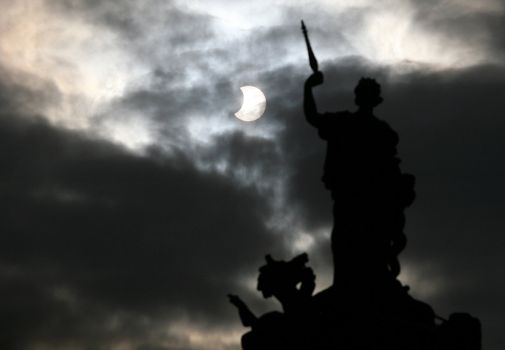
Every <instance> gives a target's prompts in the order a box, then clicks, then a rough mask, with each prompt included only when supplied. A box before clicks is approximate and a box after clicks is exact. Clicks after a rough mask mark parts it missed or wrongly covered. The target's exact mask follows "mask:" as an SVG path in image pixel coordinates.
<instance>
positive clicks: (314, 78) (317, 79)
mask: <svg viewBox="0 0 505 350" xmlns="http://www.w3.org/2000/svg"><path fill="white" fill-rule="evenodd" d="M323 81H324V76H323V73H322V72H320V71H317V72H315V73H314V74H312V75H311V76H310V77H308V78H307V80H306V81H305V84H306V85H308V86H311V87H312V86H317V85H321V84H322V83H323Z"/></svg>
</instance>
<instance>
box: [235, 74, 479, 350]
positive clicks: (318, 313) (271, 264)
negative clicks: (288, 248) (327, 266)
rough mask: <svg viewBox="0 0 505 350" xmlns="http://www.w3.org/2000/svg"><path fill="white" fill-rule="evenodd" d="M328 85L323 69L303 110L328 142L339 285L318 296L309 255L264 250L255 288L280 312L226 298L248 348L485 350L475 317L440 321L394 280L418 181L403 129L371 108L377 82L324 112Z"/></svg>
mask: <svg viewBox="0 0 505 350" xmlns="http://www.w3.org/2000/svg"><path fill="white" fill-rule="evenodd" d="M314 66H315V67H317V65H314ZM314 70H315V69H314ZM322 82H323V75H322V73H321V72H318V71H316V72H315V73H314V74H313V75H311V76H310V77H309V78H308V79H307V81H306V83H305V94H304V112H305V117H306V119H307V122H308V123H309V124H310V125H312V126H313V127H314V128H316V130H317V132H318V133H319V136H320V137H321V138H322V139H323V140H324V141H326V144H327V151H326V159H325V163H324V168H323V169H324V171H323V176H322V182H323V184H324V186H325V188H326V189H328V190H329V191H330V193H331V197H332V199H333V219H334V225H333V230H332V234H331V248H332V253H333V263H334V279H333V285H332V286H331V287H330V288H328V289H326V290H323V291H322V292H320V293H318V294H316V295H313V292H314V289H315V275H314V273H313V271H312V269H311V268H310V267H308V266H306V264H307V262H308V256H307V255H306V254H302V255H299V256H297V257H295V258H293V259H292V260H290V261H276V260H274V259H273V258H272V257H270V256H267V257H266V261H267V263H266V265H264V266H262V267H261V268H260V274H259V277H258V290H259V291H260V292H261V293H262V294H263V297H265V298H269V297H272V296H273V297H275V298H276V299H277V300H278V301H279V302H280V303H281V305H282V310H283V311H282V312H278V311H274V312H269V313H267V314H265V315H262V316H259V317H258V316H256V315H255V314H254V313H253V312H252V311H251V310H250V309H249V308H248V307H247V305H246V304H245V303H244V302H243V301H242V300H241V299H240V298H239V297H238V296H235V295H229V298H230V302H231V303H232V304H234V305H235V306H236V307H237V308H238V311H239V315H240V318H241V321H242V323H243V325H244V326H245V327H250V328H251V330H250V331H249V332H248V333H246V334H245V335H244V336H243V337H242V348H243V349H244V350H267V349H276V350H278V349H345V350H347V349H349V350H351V349H352V350H361V349H362V350H365V349H366V350H374V349H379V350H382V349H384V350H386V349H387V350H442V349H444V350H446V349H448V350H452V349H454V350H479V349H481V327H480V322H479V320H478V319H477V318H474V317H472V316H470V315H469V314H467V313H454V314H452V315H451V316H450V317H449V319H448V320H443V319H442V318H440V317H438V316H436V314H435V312H434V311H433V309H432V308H431V307H430V306H429V305H428V304H426V303H423V302H421V301H419V300H415V299H414V298H412V297H411V296H410V295H409V293H408V290H409V288H408V286H403V285H402V284H401V282H400V281H399V280H398V279H397V276H398V274H399V273H400V264H399V262H398V254H399V253H400V252H401V251H402V250H403V249H404V248H405V246H406V242H407V240H406V236H405V234H404V232H403V228H404V226H405V216H404V211H405V209H406V208H407V207H408V206H410V205H411V204H412V202H413V201H414V199H415V192H414V183H415V179H414V176H412V175H410V174H405V173H402V171H401V169H400V166H399V164H400V160H399V158H398V156H397V150H396V146H397V144H398V135H397V133H396V132H395V131H394V130H393V129H391V127H390V126H389V125H388V124H387V123H386V122H384V121H382V120H380V119H378V118H377V117H376V116H375V115H374V113H373V109H374V107H376V106H377V105H378V104H380V103H381V102H382V97H381V91H380V85H379V84H378V83H377V82H376V81H375V80H373V79H370V78H362V79H361V80H360V81H359V83H358V85H357V86H356V88H355V90H354V92H355V103H356V105H357V106H358V109H357V110H356V111H355V112H348V111H342V112H337V113H325V114H321V113H319V112H318V111H317V108H316V104H315V101H314V98H313V95H312V88H313V87H314V86H317V85H319V84H322Z"/></svg>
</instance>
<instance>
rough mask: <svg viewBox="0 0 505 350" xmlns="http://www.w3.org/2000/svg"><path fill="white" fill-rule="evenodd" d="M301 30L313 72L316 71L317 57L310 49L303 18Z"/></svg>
mask: <svg viewBox="0 0 505 350" xmlns="http://www.w3.org/2000/svg"><path fill="white" fill-rule="evenodd" d="M302 32H303V36H304V37H305V43H306V44H307V51H308V52H309V64H310V68H312V70H313V71H314V73H315V72H317V71H318V64H317V59H316V56H315V55H314V51H312V46H311V45H310V40H309V35H308V33H307V27H305V23H303V20H302Z"/></svg>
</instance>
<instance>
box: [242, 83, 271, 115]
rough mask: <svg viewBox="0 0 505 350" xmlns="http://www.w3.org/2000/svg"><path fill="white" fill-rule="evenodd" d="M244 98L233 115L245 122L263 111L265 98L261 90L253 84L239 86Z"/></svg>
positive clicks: (265, 103) (265, 104) (265, 102)
mask: <svg viewBox="0 0 505 350" xmlns="http://www.w3.org/2000/svg"><path fill="white" fill-rule="evenodd" d="M240 90H241V91H242V95H243V96H244V100H243V101H242V107H240V110H239V111H238V112H237V113H235V116H236V117H237V118H238V119H240V120H243V121H245V122H252V121H255V120H257V119H259V118H260V117H261V116H262V115H263V113H264V112H265V108H266V106H267V99H266V98H265V95H264V94H263V92H262V91H261V90H260V89H258V88H257V87H254V86H242V87H241V88H240Z"/></svg>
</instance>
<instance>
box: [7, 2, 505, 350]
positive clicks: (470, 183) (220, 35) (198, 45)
mask: <svg viewBox="0 0 505 350" xmlns="http://www.w3.org/2000/svg"><path fill="white" fill-rule="evenodd" d="M2 4H3V10H2V13H1V14H0V28H1V30H2V36H0V53H1V55H0V72H1V74H0V139H1V140H2V142H1V143H0V164H1V169H3V170H2V171H1V172H0V198H1V201H0V202H1V204H0V205H1V212H2V213H3V215H2V220H0V226H1V228H0V232H2V233H1V235H0V240H1V241H0V295H1V296H2V301H1V302H0V329H2V330H3V331H2V334H1V335H0V347H1V348H2V349H4V348H5V349H13V350H17V349H22V350H24V349H27V350H35V349H36V350H39V349H65V350H67V349H69V350H74V349H75V350H81V349H83V350H84V349H86V350H87V349H112V350H130V349H138V350H161V349H163V350H168V349H170V350H175V349H192V350H200V349H210V350H213V349H215V350H221V349H238V348H239V340H240V335H241V334H242V333H243V332H244V331H245V329H243V328H242V327H241V326H240V322H239V320H238V317H237V315H236V314H235V310H234V309H233V307H232V306H230V305H228V304H227V300H226V294H227V293H228V292H234V293H238V294H240V295H242V296H243V298H244V299H245V300H246V301H247V302H249V303H250V304H251V306H252V307H254V308H255V310H257V311H258V312H261V311H265V310H267V309H270V308H278V305H276V304H275V303H274V302H271V301H264V300H261V298H260V295H259V294H257V293H256V291H255V279H256V273H257V268H258V266H260V265H261V264H262V260H263V256H264V255H265V254H267V253H272V254H274V256H276V257H279V258H290V257H291V256H293V255H294V254H296V253H298V252H301V251H308V252H309V256H310V259H311V261H310V264H311V266H313V267H314V269H315V271H316V274H317V276H318V279H317V284H318V289H322V288H325V287H327V286H328V285H329V283H330V280H329V279H330V275H331V266H330V261H331V259H330V248H329V242H328V238H329V234H330V229H331V224H332V223H331V219H332V218H331V202H330V199H329V195H328V193H326V192H325V191H324V190H323V186H322V183H320V181H319V178H320V176H321V171H322V161H323V157H324V144H323V143H322V142H321V141H320V140H319V139H318V137H317V134H316V133H315V132H314V130H312V129H311V128H310V127H309V126H308V125H307V124H306V123H305V121H304V119H303V114H302V110H301V103H302V87H303V82H304V79H306V77H307V76H308V75H309V74H310V68H309V66H308V62H307V56H306V50H305V46H304V45H305V44H304V42H303V37H302V35H301V31H300V28H299V20H300V19H302V18H303V19H304V20H305V22H306V24H307V26H308V27H309V31H310V36H311V40H312V44H313V47H314V50H315V52H316V55H317V57H318V59H319V61H320V68H321V69H322V71H323V72H324V74H325V84H324V85H323V86H322V87H319V88H318V89H317V91H316V98H317V101H318V105H319V106H320V109H321V110H327V111H332V110H344V109H353V108H354V107H353V103H352V99H353V96H352V90H353V88H354V85H355V84H356V82H357V80H358V79H359V78H360V77H361V76H373V77H376V78H377V79H378V80H379V82H380V83H381V84H382V90H383V96H384V98H385V102H384V104H383V105H381V106H380V107H379V108H378V110H377V115H378V116H379V117H380V118H382V119H384V120H386V121H387V122H389V123H390V124H391V126H392V127H393V128H394V129H395V130H396V131H398V133H399V134H400V144H399V152H400V155H401V157H402V159H403V162H402V168H403V169H404V170H405V171H407V172H411V173H413V174H415V175H416V178H417V185H416V189H417V195H418V197H417V200H416V202H415V203H414V205H413V206H412V207H411V208H409V209H408V211H407V227H406V233H407V236H408V239H409V242H408V245H407V248H406V250H405V251H404V252H403V253H402V255H401V262H402V274H401V276H400V278H401V279H402V281H403V282H404V283H406V284H408V285H410V286H411V292H412V294H413V295H414V296H415V297H417V298H420V299H422V300H423V301H426V302H429V303H430V304H431V305H432V306H433V307H434V308H435V311H436V312H437V313H438V314H440V315H441V316H448V315H449V314H450V313H451V312H456V311H468V312H470V313H472V314H474V315H475V316H477V317H479V318H480V319H481V321H482V323H483V332H484V333H483V335H484V348H485V349H488V350H499V349H503V347H504V346H505V338H504V335H503V332H502V324H503V323H504V321H505V320H504V315H503V310H505V305H504V302H503V297H502V296H503V295H504V294H505V283H504V282H503V281H504V279H503V276H504V275H505V261H504V258H503V256H504V251H505V238H504V236H503V232H505V219H504V218H503V212H504V209H505V200H504V198H505V186H503V183H502V179H503V178H504V175H505V166H504V163H503V158H504V157H503V156H504V152H503V150H504V149H505V141H504V138H503V136H502V132H503V130H504V129H505V120H504V119H503V117H504V116H505V107H504V105H503V96H504V94H505V74H504V73H505V64H504V62H505V60H504V59H505V3H504V2H503V1H495V0H483V1H479V2H475V1H467V0H459V1H456V0H452V1H451V0H446V1H441V0H429V1H423V2H419V1H407V0H387V1H381V2H380V3H378V2H377V1H371V0H357V1H343V0H338V1H329V0H327V1H326V0H321V1H301V0H297V1H287V0H286V1H283V0H279V1H254V2H252V1H234V2H232V3H230V2H228V1H224V0H223V1H220V0H214V1H197V0H191V1H182V0H181V1H157V0H149V1H143V2H142V4H140V3H139V2H137V1H130V0H125V1H122V2H121V3H119V2H102V1H93V0H88V1H86V0H53V1H44V0H15V1H13V0H10V1H2ZM243 85H254V86H257V87H259V88H260V89H262V90H263V92H264V93H265V95H266V97H267V109H266V112H265V115H264V116H263V117H262V118H261V119H259V120H258V121H256V122H254V123H244V122H241V121H240V120H238V119H236V118H235V117H234V115H233V114H234V112H236V111H237V110H238V109H239V108H240V105H241V102H242V95H241V92H240V87H241V86H243Z"/></svg>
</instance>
